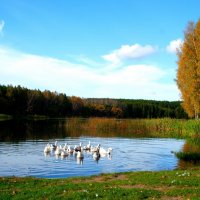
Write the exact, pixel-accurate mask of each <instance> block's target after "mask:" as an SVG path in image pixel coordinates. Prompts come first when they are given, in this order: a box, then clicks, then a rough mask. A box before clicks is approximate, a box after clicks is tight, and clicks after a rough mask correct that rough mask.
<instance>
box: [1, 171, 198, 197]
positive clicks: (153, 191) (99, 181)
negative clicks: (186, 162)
mask: <svg viewBox="0 0 200 200" xmlns="http://www.w3.org/2000/svg"><path fill="white" fill-rule="evenodd" d="M0 199H2V200H4V199H200V168H195V169H194V168H193V169H190V170H174V171H160V172H126V173H117V174H102V175H100V176H91V177H79V178H66V179H38V178H31V177H27V178H17V177H10V178H9V177H7V178H0Z"/></svg>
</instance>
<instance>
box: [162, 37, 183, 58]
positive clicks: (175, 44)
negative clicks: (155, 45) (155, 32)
mask: <svg viewBox="0 0 200 200" xmlns="http://www.w3.org/2000/svg"><path fill="white" fill-rule="evenodd" d="M182 44H183V41H182V40H181V39H180V38H179V39H176V40H172V41H171V42H170V43H169V45H168V46H167V47H166V50H167V52H169V53H173V54H176V53H177V50H178V49H180V47H181V45H182Z"/></svg>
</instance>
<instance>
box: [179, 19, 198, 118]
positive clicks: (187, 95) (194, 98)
mask: <svg viewBox="0 0 200 200" xmlns="http://www.w3.org/2000/svg"><path fill="white" fill-rule="evenodd" d="M177 85H178V87H179V89H180V91H181V94H182V99H183V108H184V109H185V111H186V112H187V113H188V115H189V116H190V117H195V118H198V116H199V114H200V95H199V94H200V93H199V88H200V20H199V21H198V22H197V24H194V23H193V22H190V23H189V24H188V26H187V29H186V31H185V38H184V42H183V45H182V47H181V49H180V51H179V52H178V71H177Z"/></svg>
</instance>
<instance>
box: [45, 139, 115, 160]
mask: <svg viewBox="0 0 200 200" xmlns="http://www.w3.org/2000/svg"><path fill="white" fill-rule="evenodd" d="M84 151H87V152H88V151H89V152H91V153H92V156H93V159H94V160H98V159H99V158H100V157H105V156H109V155H110V154H111V152H112V148H111V147H109V148H108V149H107V150H106V149H104V148H103V147H101V145H100V144H98V145H97V146H92V145H91V143H90V141H89V143H88V144H87V145H86V146H82V143H81V142H80V144H79V145H75V146H74V147H72V146H71V145H68V144H67V143H65V144H64V145H58V142H57V141H55V144H49V143H48V144H47V145H46V146H45V148H44V153H45V154H50V153H52V152H53V153H54V154H55V155H56V156H62V157H67V156H68V155H71V154H75V155H76V157H77V158H78V159H83V158H84Z"/></svg>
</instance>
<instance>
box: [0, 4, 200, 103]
mask: <svg viewBox="0 0 200 200" xmlns="http://www.w3.org/2000/svg"><path fill="white" fill-rule="evenodd" d="M199 8H200V1H198V0H190V1H189V0H166V1H162V0H140V1H136V0H96V1H94V0H84V1H82V0H58V1H53V0H34V1H32V0H1V1H0V11H1V12H0V80H1V81H0V84H6V85H7V84H12V85H22V86H24V87H28V88H30V89H40V90H45V89H48V90H51V91H58V92H63V93H66V94H67V95H68V96H72V95H75V96H80V97H104V98H107V97H108V98H128V99H155V100H179V99H180V93H179V91H178V89H177V86H176V83H175V81H174V79H175V77H176V69H177V65H176V61H177V57H176V54H175V50H176V48H178V46H179V45H180V44H181V43H182V41H183V37H184V34H183V32H184V29H185V27H186V25H187V23H188V21H191V20H192V21H194V22H196V21H197V20H198V19H199V17H200V14H199Z"/></svg>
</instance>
